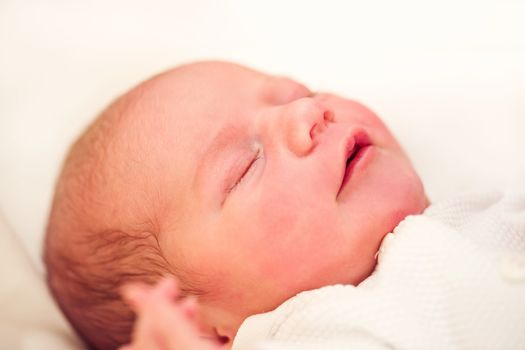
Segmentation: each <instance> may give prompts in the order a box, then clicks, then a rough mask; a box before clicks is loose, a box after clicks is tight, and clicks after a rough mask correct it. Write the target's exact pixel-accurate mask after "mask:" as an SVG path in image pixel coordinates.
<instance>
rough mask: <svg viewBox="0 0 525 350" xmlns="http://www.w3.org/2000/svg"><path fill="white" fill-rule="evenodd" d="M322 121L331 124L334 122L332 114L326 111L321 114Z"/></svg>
mask: <svg viewBox="0 0 525 350" xmlns="http://www.w3.org/2000/svg"><path fill="white" fill-rule="evenodd" d="M323 119H324V120H326V121H327V122H333V121H334V112H332V111H330V110H327V111H325V112H324V114H323Z"/></svg>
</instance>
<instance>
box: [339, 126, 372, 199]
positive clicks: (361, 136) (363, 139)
mask: <svg viewBox="0 0 525 350" xmlns="http://www.w3.org/2000/svg"><path fill="white" fill-rule="evenodd" d="M371 144H372V142H371V141H370V137H369V136H368V134H367V133H366V132H365V131H364V130H363V129H357V130H354V131H353V132H352V133H351V134H350V135H349V136H348V137H347V138H346V139H345V142H344V144H343V147H344V148H343V152H342V160H341V164H342V166H341V168H342V169H341V181H340V184H341V185H340V187H339V191H338V194H339V192H341V188H342V187H343V182H344V180H345V175H346V170H347V166H348V164H347V162H348V160H349V159H350V158H351V157H352V156H353V155H354V154H356V153H357V152H358V151H359V150H360V149H361V148H363V147H366V146H370V145H371Z"/></svg>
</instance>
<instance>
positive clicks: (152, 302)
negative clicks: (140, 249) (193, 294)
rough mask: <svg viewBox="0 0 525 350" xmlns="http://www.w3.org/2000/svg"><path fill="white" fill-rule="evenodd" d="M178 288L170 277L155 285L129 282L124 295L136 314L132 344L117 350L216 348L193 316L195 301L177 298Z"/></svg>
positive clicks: (196, 349)
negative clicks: (203, 334) (201, 330)
mask: <svg viewBox="0 0 525 350" xmlns="http://www.w3.org/2000/svg"><path fill="white" fill-rule="evenodd" d="M179 294H180V290H179V288H178V286H177V283H176V281H175V280H174V279H173V278H170V277H168V278H164V279H163V280H161V281H160V282H159V283H157V284H156V285H155V286H148V285H145V284H129V285H126V286H125V287H124V289H123V296H124V299H125V300H126V301H127V303H128V304H129V305H130V306H131V308H132V309H133V310H134V311H135V313H136V314H137V320H136V321H135V325H134V327H133V334H132V342H131V344H128V345H125V346H123V347H121V348H120V349H119V350H219V349H221V344H220V343H219V342H218V341H217V340H215V339H211V338H205V337H203V336H202V335H201V333H200V332H199V325H198V322H197V320H196V310H197V302H196V300H195V299H193V298H184V299H182V300H178V299H177V297H178V296H179Z"/></svg>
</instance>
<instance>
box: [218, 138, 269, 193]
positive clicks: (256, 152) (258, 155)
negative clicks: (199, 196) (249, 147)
mask: <svg viewBox="0 0 525 350" xmlns="http://www.w3.org/2000/svg"><path fill="white" fill-rule="evenodd" d="M254 148H255V149H254V155H253V157H252V158H250V161H249V162H248V163H247V165H246V166H244V167H243V170H242V171H241V173H240V175H238V176H237V178H236V180H235V182H234V183H233V184H231V185H230V186H229V187H228V189H227V190H226V193H227V194H230V192H231V191H233V190H234V189H235V188H236V187H237V185H238V184H240V183H241V182H242V181H243V180H244V178H245V177H246V174H247V173H248V172H249V171H250V170H251V169H252V167H253V165H254V164H255V163H256V162H257V161H258V160H259V159H260V158H261V154H262V148H261V147H260V145H255V147H254Z"/></svg>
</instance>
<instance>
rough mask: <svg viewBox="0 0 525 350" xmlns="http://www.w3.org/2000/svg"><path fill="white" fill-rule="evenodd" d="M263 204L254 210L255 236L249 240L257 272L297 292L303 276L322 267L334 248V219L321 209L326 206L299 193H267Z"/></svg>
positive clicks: (284, 287) (282, 286) (262, 200)
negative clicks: (302, 198) (302, 197)
mask: <svg viewBox="0 0 525 350" xmlns="http://www.w3.org/2000/svg"><path fill="white" fill-rule="evenodd" d="M260 204H261V205H260V206H259V207H258V209H257V211H256V212H255V213H254V214H255V215H254V219H255V220H254V223H255V225H254V231H253V232H252V234H253V236H252V238H254V239H253V240H251V241H250V243H249V244H250V245H251V247H250V250H251V251H252V252H253V254H254V260H255V262H256V264H257V269H258V272H259V273H260V275H261V277H262V278H265V279H268V280H271V281H274V282H275V283H277V284H279V287H280V288H283V289H285V290H290V291H294V292H296V291H295V290H294V289H295V288H296V287H297V286H298V285H299V284H300V283H301V281H303V280H304V278H305V277H304V276H310V275H312V272H313V270H314V269H316V268H318V267H320V266H322V264H323V260H325V259H326V256H325V255H326V254H325V253H326V252H329V251H330V250H331V247H330V244H331V243H332V242H334V240H330V236H331V234H333V233H334V232H333V230H332V229H331V227H330V224H331V223H333V222H334V220H333V219H332V218H330V217H329V215H326V213H323V212H322V210H323V209H326V208H316V207H315V205H314V204H313V203H304V201H301V200H300V198H298V197H296V196H289V197H288V198H283V197H282V196H281V197H274V196H271V195H269V194H268V195H266V196H263V197H262V198H261V201H260ZM327 216H328V217H327Z"/></svg>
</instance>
